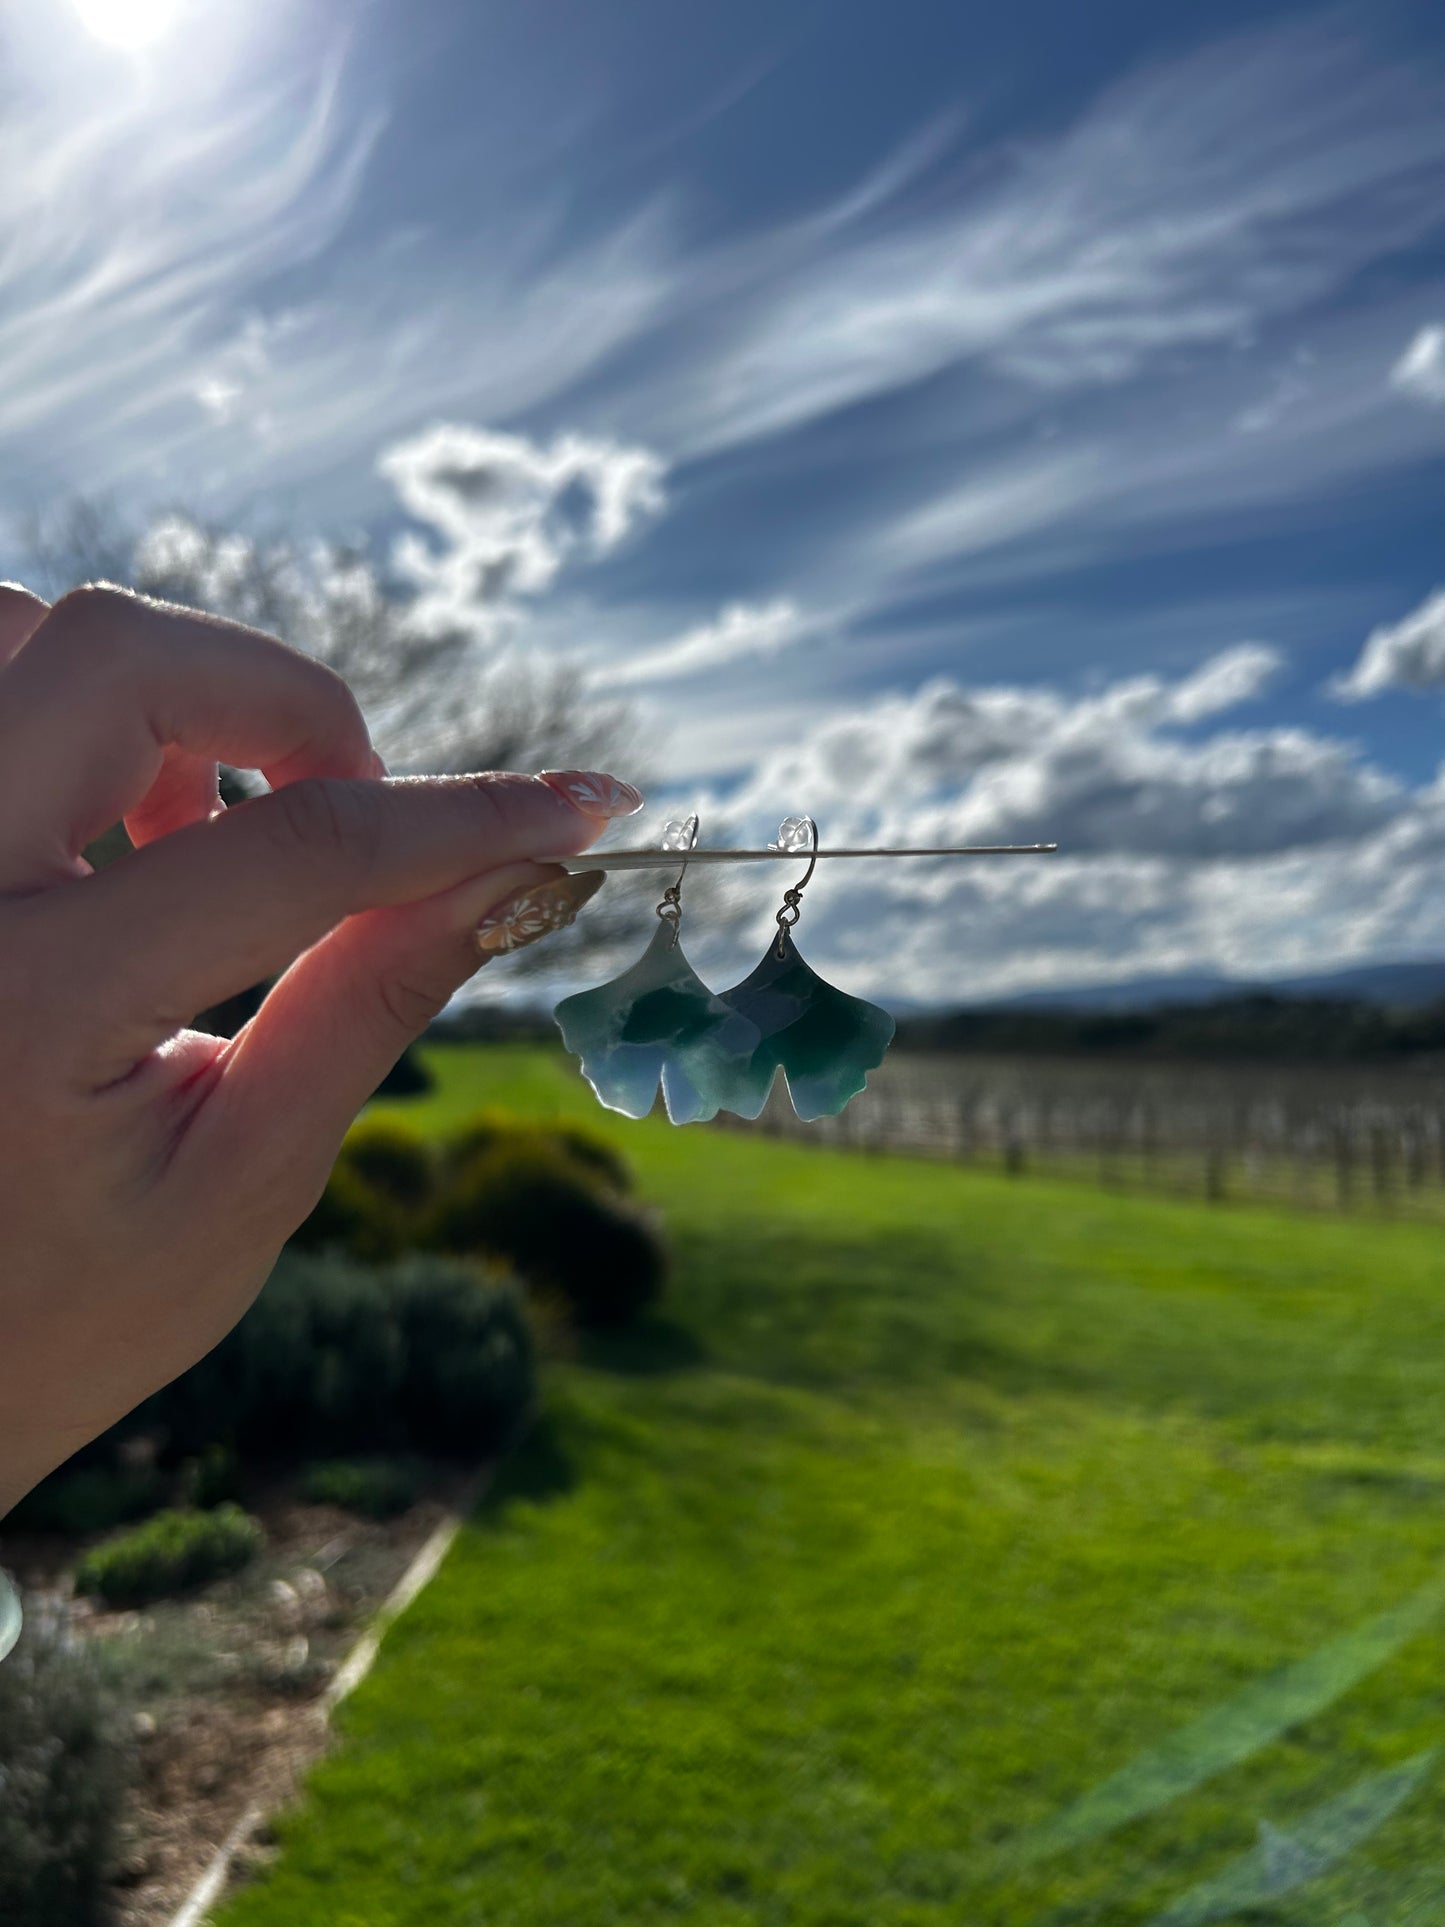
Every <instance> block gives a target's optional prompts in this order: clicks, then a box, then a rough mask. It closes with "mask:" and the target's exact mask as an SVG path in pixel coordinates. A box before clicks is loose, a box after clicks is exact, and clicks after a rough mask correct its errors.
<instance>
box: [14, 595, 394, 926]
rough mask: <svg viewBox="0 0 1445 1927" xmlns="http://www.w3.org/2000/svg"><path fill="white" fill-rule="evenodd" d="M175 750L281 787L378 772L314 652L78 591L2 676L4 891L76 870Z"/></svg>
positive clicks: (216, 621) (131, 600)
mask: <svg viewBox="0 0 1445 1927" xmlns="http://www.w3.org/2000/svg"><path fill="white" fill-rule="evenodd" d="M42 608H43V605H42ZM168 751H181V752H184V754H185V757H186V758H187V759H192V760H196V761H199V762H200V763H202V764H206V765H208V764H210V763H214V762H216V761H220V762H226V763H233V764H235V765H237V766H238V767H240V768H243V769H260V770H263V771H264V772H265V774H266V776H267V777H268V779H269V780H270V781H271V782H272V783H274V784H282V783H289V782H292V781H294V780H295V779H296V778H298V777H305V776H365V775H371V774H375V773H376V771H377V764H376V761H375V752H374V751H373V749H372V747H371V738H370V736H369V734H368V732H367V728H366V723H365V720H364V718H363V717H362V714H361V711H360V709H359V708H358V706H357V703H356V699H355V697H354V696H353V695H352V693H351V691H350V690H349V689H348V688H347V686H346V684H345V683H344V682H343V681H342V680H341V678H340V677H339V676H338V675H336V674H335V673H334V672H333V671H332V670H330V669H328V668H326V667H325V665H324V664H322V663H320V662H317V661H316V660H315V659H314V658H313V657H311V656H307V655H304V654H303V653H302V652H301V651H300V650H299V649H292V648H290V647H288V646H287V645H286V644H285V643H283V642H279V641H278V640H277V639H276V638H275V637H274V636H268V635H265V634H263V633H262V632H261V631H260V630H257V629H248V628H246V627H245V626H244V625H243V624H241V623H236V622H228V621H225V620H223V619H222V618H220V617H217V616H207V615H202V614H200V613H198V612H197V611H196V610H193V609H179V608H173V607H172V606H171V605H169V604H167V603H158V602H151V601H148V600H146V598H144V597H143V596H136V595H132V594H130V593H129V592H128V591H126V590H121V589H113V588H109V587H107V586H105V585H104V584H101V585H97V586H94V587H91V588H87V589H77V590H73V591H72V592H71V593H70V594H69V595H67V596H62V598H61V599H60V601H59V602H57V603H56V604H55V606H54V608H53V609H50V610H48V611H45V612H44V613H43V614H42V616H41V619H40V621H39V622H38V623H37V624H36V625H35V627H34V629H33V630H32V632H31V633H30V634H29V636H28V637H27V639H26V640H25V642H24V644H23V646H22V647H21V648H20V649H19V650H18V652H17V653H16V654H15V656H14V657H13V658H12V659H11V660H10V661H9V662H8V663H6V664H5V665H4V667H3V669H0V890H25V889H32V888H36V887H40V886H43V885H44V884H46V883H49V882H53V881H56V880H58V879H60V878H62V877H70V876H73V874H74V864H75V859H76V858H77V857H78V856H79V855H80V852H81V851H82V850H83V849H84V847H85V845H86V844H87V843H88V842H89V841H90V840H91V838H92V837H95V836H98V835H99V834H100V833H101V832H102V831H103V830H106V829H109V827H110V826H111V824H112V823H116V822H119V821H120V820H121V818H122V817H124V816H126V815H127V814H128V813H129V812H130V811H131V810H132V809H133V808H134V807H135V806H136V805H137V804H138V803H139V802H140V801H141V799H142V798H143V797H145V796H146V794H147V793H148V792H149V791H150V789H151V787H152V785H153V784H154V783H155V782H156V780H157V778H158V777H159V776H160V774H161V771H162V769H163V767H164V766H165V764H166V758H167V752H168Z"/></svg>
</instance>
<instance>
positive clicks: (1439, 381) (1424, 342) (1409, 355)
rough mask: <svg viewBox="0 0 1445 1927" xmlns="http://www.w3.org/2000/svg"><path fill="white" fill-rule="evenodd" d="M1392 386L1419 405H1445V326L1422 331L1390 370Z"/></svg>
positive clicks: (1434, 326)
mask: <svg viewBox="0 0 1445 1927" xmlns="http://www.w3.org/2000/svg"><path fill="white" fill-rule="evenodd" d="M1390 385H1391V386H1392V387H1393V388H1398V389H1399V390H1400V393H1401V394H1402V395H1413V396H1415V397H1416V398H1417V400H1419V401H1428V402H1445V326H1442V324H1441V323H1440V322H1438V321H1437V322H1433V323H1432V324H1431V325H1430V326H1429V327H1427V328H1422V329H1421V330H1420V332H1419V334H1417V335H1416V336H1415V339H1414V340H1413V341H1412V342H1411V343H1410V345H1409V347H1408V348H1407V349H1406V350H1405V352H1404V354H1403V355H1401V357H1400V359H1399V360H1398V361H1397V362H1396V363H1395V366H1394V367H1393V368H1392V369H1391V370H1390Z"/></svg>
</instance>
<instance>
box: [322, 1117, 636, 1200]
mask: <svg viewBox="0 0 1445 1927" xmlns="http://www.w3.org/2000/svg"><path fill="white" fill-rule="evenodd" d="M358 1128H359V1127H358ZM505 1150H527V1151H532V1152H540V1153H542V1154H545V1153H547V1152H549V1151H554V1152H555V1151H560V1152H561V1153H562V1154H563V1155H564V1156H565V1157H567V1158H569V1159H571V1161H572V1162H573V1163H574V1164H575V1165H577V1166H578V1167H579V1169H580V1170H581V1171H582V1172H583V1173H585V1175H586V1176H587V1177H589V1178H590V1179H592V1180H593V1181H594V1182H595V1183H598V1184H602V1185H605V1186H606V1187H607V1189H608V1190H611V1191H615V1192H616V1193H617V1194H618V1196H619V1197H622V1196H625V1195H626V1193H627V1192H629V1191H630V1190H631V1189H632V1172H631V1169H630V1168H629V1166H628V1163H627V1160H626V1158H625V1157H623V1155H622V1153H621V1152H620V1151H619V1150H618V1149H617V1147H616V1145H615V1144H611V1143H609V1142H608V1140H607V1139H606V1138H605V1137H602V1136H600V1135H599V1133H598V1132H596V1131H593V1130H589V1129H588V1127H587V1126H586V1125H585V1124H579V1123H577V1122H576V1121H575V1120H574V1119H571V1118H555V1119H551V1120H537V1119H533V1118H519V1117H516V1116H514V1115H513V1114H512V1113H511V1112H510V1111H477V1112H476V1113H474V1115H473V1116H471V1117H470V1118H468V1119H467V1121H466V1123H465V1124H461V1125H458V1127H457V1128H456V1129H455V1130H454V1131H451V1132H449V1133H448V1135H447V1136H446V1137H445V1138H444V1139H443V1141H442V1164H443V1170H444V1172H445V1174H446V1181H448V1182H450V1183H453V1184H454V1183H455V1182H456V1180H457V1179H458V1178H460V1177H462V1176H463V1175H464V1174H465V1173H466V1171H467V1170H468V1169H469V1167H470V1166H471V1165H472V1164H474V1163H475V1162H476V1161H477V1159H478V1158H479V1157H485V1156H490V1155H491V1154H492V1153H494V1152H497V1151H505Z"/></svg>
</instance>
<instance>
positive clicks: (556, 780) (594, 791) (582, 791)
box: [541, 769, 642, 818]
mask: <svg viewBox="0 0 1445 1927" xmlns="http://www.w3.org/2000/svg"><path fill="white" fill-rule="evenodd" d="M541 774H542V781H543V782H544V783H547V784H549V785H550V786H551V788H553V789H554V790H556V792H557V794H558V795H559V796H565V797H566V799H567V801H568V802H569V803H570V804H571V805H572V807H573V809H574V810H581V811H582V813H583V814H584V815H585V816H600V817H604V818H606V817H611V816H635V815H636V814H637V812H638V811H639V810H640V809H641V808H642V792H641V790H635V789H634V788H633V787H632V785H631V783H623V782H619V781H618V779H617V777H615V776H607V775H604V774H603V772H602V771H601V770H595V769H544V770H543V771H542V773H541Z"/></svg>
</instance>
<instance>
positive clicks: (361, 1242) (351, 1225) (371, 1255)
mask: <svg viewBox="0 0 1445 1927" xmlns="http://www.w3.org/2000/svg"><path fill="white" fill-rule="evenodd" d="M410 1217H411V1214H410V1213H409V1212H408V1211H407V1210H406V1209H405V1208H404V1207H403V1206H402V1205H400V1204H398V1202H397V1201H396V1199H395V1198H394V1197H393V1196H391V1195H390V1194H389V1193H388V1192H387V1191H385V1190H382V1189H380V1188H378V1187H377V1186H376V1185H374V1184H373V1183H371V1182H370V1180H369V1179H368V1178H367V1177H366V1176H365V1175H364V1174H363V1173H362V1172H361V1171H360V1170H358V1169H357V1168H356V1167H355V1166H354V1165H352V1164H350V1163H348V1162H347V1160H346V1159H345V1158H344V1157H340V1158H338V1159H337V1161H336V1164H335V1166H334V1168H333V1170H332V1173H331V1176H330V1177H329V1178H328V1179H327V1180H326V1189H325V1190H324V1191H323V1192H322V1194H321V1196H320V1198H319V1199H318V1200H317V1202H316V1205H315V1207H314V1209H313V1210H312V1212H311V1214H310V1216H309V1217H307V1218H306V1219H305V1220H304V1221H303V1222H302V1223H301V1224H300V1225H298V1227H297V1228H296V1230H295V1231H294V1232H293V1233H292V1235H291V1239H290V1242H291V1244H292V1245H294V1246H295V1247H296V1248H297V1249H298V1250H300V1251H342V1252H345V1253H346V1254H347V1256H348V1257H351V1258H359V1259H360V1260H361V1261H362V1263H363V1264H380V1263H384V1262H385V1261H386V1260H387V1259H389V1258H395V1257H396V1256H397V1255H398V1254H399V1253H400V1252H402V1251H404V1250H405V1249H406V1247H407V1245H408V1243H409V1242H410V1228H411V1226H410Z"/></svg>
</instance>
